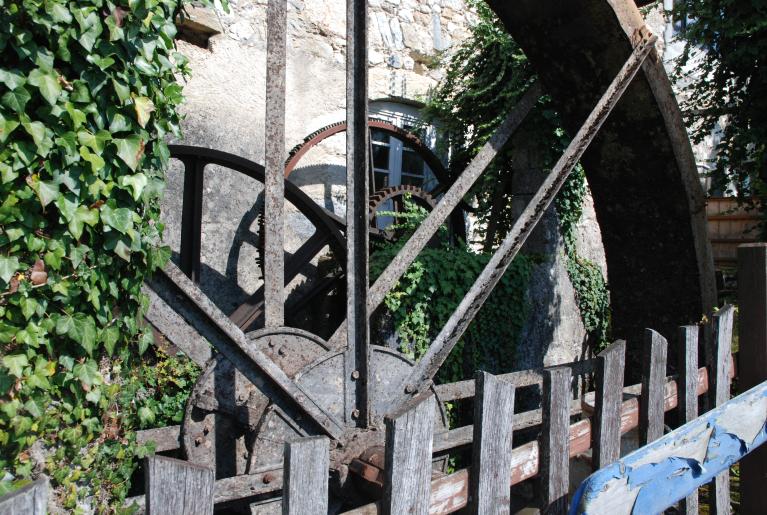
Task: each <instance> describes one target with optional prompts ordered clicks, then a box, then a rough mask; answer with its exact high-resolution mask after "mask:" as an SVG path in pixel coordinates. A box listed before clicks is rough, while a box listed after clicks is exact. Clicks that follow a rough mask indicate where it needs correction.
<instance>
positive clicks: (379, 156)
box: [373, 145, 389, 170]
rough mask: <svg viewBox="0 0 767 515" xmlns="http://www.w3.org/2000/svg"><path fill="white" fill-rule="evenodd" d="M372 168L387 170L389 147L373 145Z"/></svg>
mask: <svg viewBox="0 0 767 515" xmlns="http://www.w3.org/2000/svg"><path fill="white" fill-rule="evenodd" d="M373 167H374V168H383V169H384V170H388V169H389V147H385V146H383V145H373Z"/></svg>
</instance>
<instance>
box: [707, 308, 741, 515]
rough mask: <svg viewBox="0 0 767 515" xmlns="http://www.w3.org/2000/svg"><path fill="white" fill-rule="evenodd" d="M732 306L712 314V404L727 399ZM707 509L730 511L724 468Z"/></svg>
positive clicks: (719, 512) (717, 513) (722, 514)
mask: <svg viewBox="0 0 767 515" xmlns="http://www.w3.org/2000/svg"><path fill="white" fill-rule="evenodd" d="M734 314H735V309H734V308H733V307H732V306H731V305H729V304H728V305H725V306H724V307H723V308H722V309H720V310H719V311H718V312H717V313H716V314H714V323H713V330H714V360H713V362H712V363H711V372H712V373H711V380H712V383H711V401H712V404H713V405H714V406H719V405H721V404H724V403H725V402H727V401H728V400H729V399H730V374H729V371H730V358H731V355H730V352H731V349H732V323H733V316H734ZM710 512H711V513H712V515H727V514H729V513H730V471H729V470H725V471H723V472H722V473H721V474H718V475H717V476H716V478H715V479H714V488H713V489H712V495H711V501H710Z"/></svg>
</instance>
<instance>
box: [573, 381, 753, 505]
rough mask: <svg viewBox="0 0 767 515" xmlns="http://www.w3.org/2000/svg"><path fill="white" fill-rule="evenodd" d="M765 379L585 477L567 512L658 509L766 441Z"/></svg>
mask: <svg viewBox="0 0 767 515" xmlns="http://www.w3.org/2000/svg"><path fill="white" fill-rule="evenodd" d="M765 423H767V381H765V382H764V383H762V384H760V385H758V386H756V387H754V388H752V389H751V390H749V391H747V392H746V393H744V394H742V395H739V396H738V397H736V398H734V399H732V400H730V401H729V402H727V403H725V404H722V405H720V406H719V407H717V408H715V409H714V410H712V411H710V412H708V413H706V414H704V415H702V416H700V417H698V418H696V419H695V420H693V421H692V422H688V423H687V424H685V425H683V426H682V427H680V428H678V429H676V430H674V431H672V432H670V433H668V434H666V435H665V436H663V437H662V438H660V439H658V440H655V441H654V442H652V443H650V444H649V445H647V446H645V447H642V448H640V449H637V450H636V451H634V452H632V453H631V454H629V455H627V456H625V457H624V458H622V459H621V460H619V461H618V462H616V463H613V464H612V465H610V466H608V467H606V468H604V469H601V470H599V471H597V472H595V473H594V474H592V475H591V476H589V477H588V479H586V481H584V482H583V484H582V485H581V486H580V488H578V490H577V492H576V493H575V495H574V496H573V509H572V511H571V513H579V514H590V513H594V514H603V513H609V514H610V515H621V514H629V513H662V512H663V511H664V510H665V509H666V508H667V507H669V506H671V505H673V504H674V503H676V502H677V501H679V500H680V499H683V498H684V497H686V496H688V495H689V494H690V493H692V492H693V491H695V489H696V488H698V487H700V486H702V485H704V484H706V483H707V482H708V481H711V479H713V478H714V476H715V475H717V474H719V473H721V472H722V471H726V470H728V469H729V467H730V466H731V465H732V464H733V463H735V462H736V461H738V460H739V459H740V458H741V457H743V456H744V455H745V454H746V453H748V452H750V451H751V450H753V449H755V448H757V447H758V446H760V445H762V444H764V443H765V442H767V430H766V429H765Z"/></svg>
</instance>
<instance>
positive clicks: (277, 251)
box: [264, 0, 288, 327]
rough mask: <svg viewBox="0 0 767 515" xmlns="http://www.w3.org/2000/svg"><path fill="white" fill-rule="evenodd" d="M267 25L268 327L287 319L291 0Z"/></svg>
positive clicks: (276, 3)
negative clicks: (287, 51) (287, 67)
mask: <svg viewBox="0 0 767 515" xmlns="http://www.w3.org/2000/svg"><path fill="white" fill-rule="evenodd" d="M266 25H267V36H266V116H265V118H264V120H265V125H266V127H265V131H264V132H265V133H264V154H265V163H266V167H265V168H266V180H265V189H266V195H265V197H266V198H265V207H264V210H265V213H266V226H265V237H264V241H265V247H266V252H265V253H266V256H265V259H264V304H265V315H264V321H265V324H266V327H279V326H281V325H284V322H285V286H284V284H285V278H284V261H285V259H284V234H283V233H284V224H285V220H284V213H283V205H284V201H285V176H284V163H285V39H286V33H287V30H288V25H287V0H269V6H268V9H267V15H266Z"/></svg>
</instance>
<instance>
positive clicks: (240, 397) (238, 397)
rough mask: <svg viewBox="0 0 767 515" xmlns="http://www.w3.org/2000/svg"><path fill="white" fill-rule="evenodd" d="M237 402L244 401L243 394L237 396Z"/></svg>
mask: <svg viewBox="0 0 767 515" xmlns="http://www.w3.org/2000/svg"><path fill="white" fill-rule="evenodd" d="M237 400H238V401H240V402H242V401H244V400H245V394H243V393H241V394H239V395H237Z"/></svg>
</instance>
